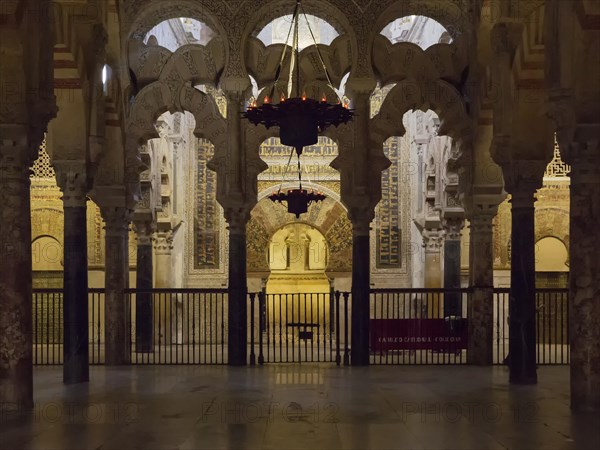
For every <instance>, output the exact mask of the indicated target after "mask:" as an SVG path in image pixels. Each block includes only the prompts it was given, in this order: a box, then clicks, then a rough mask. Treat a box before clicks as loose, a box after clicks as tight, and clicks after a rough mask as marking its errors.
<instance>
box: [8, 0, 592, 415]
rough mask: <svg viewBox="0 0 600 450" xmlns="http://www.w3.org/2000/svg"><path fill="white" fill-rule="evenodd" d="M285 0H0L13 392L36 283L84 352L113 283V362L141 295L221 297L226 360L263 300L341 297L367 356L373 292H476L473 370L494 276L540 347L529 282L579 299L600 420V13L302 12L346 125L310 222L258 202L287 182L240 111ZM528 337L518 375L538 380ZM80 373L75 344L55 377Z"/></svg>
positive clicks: (319, 165)
mask: <svg viewBox="0 0 600 450" xmlns="http://www.w3.org/2000/svg"><path fill="white" fill-rule="evenodd" d="M293 4H294V2H293V1H291V0H290V1H284V0H269V1H259V0H247V1H228V2H209V1H198V2H189V1H181V2H178V1H169V2H166V1H164V0H144V1H138V0H121V1H116V0H87V1H80V2H71V1H64V2H63V1H62V0H57V1H50V0H36V1H33V0H19V1H13V2H7V3H6V4H5V2H3V3H2V8H1V11H0V15H1V20H0V33H1V36H2V38H1V40H0V41H1V44H0V45H1V53H0V85H1V87H2V102H1V105H0V211H1V212H0V244H1V245H0V246H1V248H2V257H1V258H0V273H2V277H1V280H0V311H1V313H0V402H2V403H7V402H8V403H11V402H12V403H16V404H24V405H30V404H31V403H32V401H33V389H32V350H31V347H32V336H31V334H32V333H31V315H32V301H31V296H32V288H62V289H63V291H64V305H65V306H64V307H65V321H64V326H65V336H67V335H69V333H71V334H70V336H72V337H73V339H75V340H76V339H77V333H78V331H77V322H78V321H81V320H84V318H82V316H81V312H80V311H79V309H78V302H77V301H76V300H77V299H78V298H79V299H81V298H86V296H87V291H88V289H89V288H103V289H105V302H106V303H105V305H106V306H105V314H106V329H105V333H106V336H105V345H106V364H107V365H120V364H126V363H127V362H128V354H127V353H128V350H127V348H126V344H125V338H124V336H125V331H124V327H125V326H126V325H125V322H126V320H125V314H126V311H125V308H124V306H123V305H124V295H125V290H126V289H127V288H129V287H136V286H137V287H140V286H142V285H143V286H144V287H145V288H169V289H174V288H207V289H208V288H210V289H216V288H224V289H227V295H228V302H229V306H228V312H227V314H228V319H229V322H230V327H229V336H228V339H229V341H228V352H229V363H230V364H233V365H245V364H247V360H246V357H247V355H246V352H245V350H243V351H242V350H241V347H242V346H243V347H244V348H245V346H246V334H245V330H244V329H243V327H241V325H240V324H241V323H242V322H243V321H244V320H245V317H246V316H245V314H246V313H245V312H242V311H245V309H246V302H247V294H248V293H249V292H259V291H261V290H262V289H266V291H267V293H283V292H285V293H294V294H302V293H310V292H319V293H327V292H330V290H339V291H347V292H351V295H352V299H353V300H352V301H353V305H354V306H353V309H352V314H353V315H356V316H357V317H353V327H352V332H353V335H352V346H353V348H352V361H351V363H352V364H353V365H358V366H360V365H367V364H368V363H369V355H368V339H369V336H368V328H364V327H365V326H366V327H368V318H367V319H366V322H365V320H362V319H364V314H365V311H366V314H367V316H368V310H369V292H370V289H373V288H458V287H465V288H466V287H469V288H471V290H472V291H471V292H472V294H471V297H470V302H471V305H470V308H471V310H470V311H471V313H470V316H469V321H470V322H469V333H470V342H472V346H471V347H470V348H469V363H471V364H473V365H490V364H492V326H491V319H490V317H491V298H492V295H493V294H492V292H493V288H494V287H496V288H498V287H510V289H511V325H510V327H511V332H514V333H522V334H523V336H529V335H530V334H531V333H535V323H534V319H533V316H534V313H532V308H534V309H535V295H536V294H535V293H536V285H537V287H563V288H567V287H568V289H569V308H570V309H569V320H570V376H571V406H572V408H573V409H574V410H595V411H598V410H600V327H598V325H597V324H598V323H599V322H600V259H599V258H600V239H598V232H597V223H598V222H599V221H600V85H599V84H598V83H597V80H598V79H600V62H599V61H600V57H599V51H600V25H599V24H600V8H599V7H598V5H597V2H593V1H587V0H560V1H558V0H536V1H533V0H532V1H518V2H514V1H508V0H506V1H504V0H500V1H496V2H488V1H481V0H464V1H461V2H455V1H449V0H423V1H420V0H412V1H395V0H374V1H370V2H366V1H358V0H352V1H348V0H322V1H321V0H320V1H315V0H306V1H305V2H303V7H304V8H305V9H306V12H307V16H306V19H303V20H307V21H309V22H310V23H311V28H312V29H313V30H314V35H315V38H316V40H317V41H318V42H319V49H320V52H321V54H322V55H323V59H324V61H325V63H326V65H327V68H328V71H329V77H330V79H331V83H332V84H331V85H329V84H328V80H327V79H326V77H325V74H323V73H322V71H321V70H320V65H319V64H317V63H316V62H315V61H316V58H317V57H318V55H317V52H316V50H315V46H314V45H311V42H312V40H311V39H308V38H307V36H305V34H306V30H304V33H303V36H304V37H303V38H302V39H304V40H302V39H301V42H300V44H301V47H302V51H301V52H300V59H299V68H300V72H301V79H302V89H303V90H304V92H306V93H307V95H309V96H310V97H313V98H321V96H322V95H324V94H326V95H330V96H332V97H333V96H334V95H340V97H342V98H343V99H344V101H348V102H349V103H350V105H351V107H352V108H353V109H354V110H355V112H356V115H355V118H354V119H353V121H352V122H350V123H349V124H347V125H342V126H340V127H339V128H331V129H327V130H326V131H325V133H324V135H323V136H321V137H320V138H319V142H318V144H317V145H314V146H312V147H309V148H306V149H305V151H304V153H303V155H302V163H303V164H302V171H303V181H304V185H305V186H306V187H309V188H313V189H316V190H319V191H322V192H324V193H325V194H326V196H327V198H326V200H325V201H323V202H320V203H316V204H312V205H311V206H310V208H309V211H308V212H307V213H306V214H304V215H302V216H301V217H300V219H296V218H295V217H294V216H293V215H290V214H288V213H287V211H286V209H285V207H284V206H282V205H280V204H274V203H273V202H271V201H270V200H269V199H268V196H269V195H270V194H272V193H273V192H276V191H277V190H279V189H287V188H289V187H293V186H296V185H297V173H296V171H295V167H296V166H295V163H296V160H295V159H292V161H291V164H290V165H288V160H289V154H290V149H289V148H287V147H284V146H282V145H281V144H280V142H279V140H278V138H277V130H276V129H268V130H267V129H266V128H264V127H262V126H260V127H254V126H253V125H251V124H249V123H247V122H246V121H244V120H243V119H242V117H241V112H242V111H244V109H245V108H246V107H247V105H248V104H249V102H251V101H254V100H258V101H259V102H260V101H261V99H262V98H263V97H264V95H265V93H268V92H270V89H271V87H272V86H273V83H274V82H275V79H276V76H277V73H276V71H277V66H278V64H279V55H280V54H281V50H282V47H283V46H284V45H285V39H286V35H285V33H286V32H287V29H288V25H287V24H288V22H289V16H285V14H289V12H287V11H288V9H289V10H290V12H291V9H292V7H293ZM288 7H289V8H288ZM178 17H181V18H178ZM303 26H304V25H303ZM301 28H302V27H301ZM301 32H302V30H301ZM284 69H286V68H285V67H284ZM287 69H289V67H287ZM334 91H335V92H336V93H337V94H334ZM294 158H295V157H294ZM361 314H362V316H361ZM355 320H356V321H355ZM361 320H362V321H361ZM354 325H356V326H354ZM240 327H241V328H240ZM355 329H356V334H355ZM524 339H526V338H524ZM365 340H366V341H365ZM365 342H366V343H365ZM511 342H512V341H511ZM65 345H67V344H65ZM511 345H513V344H512V343H511ZM514 345H515V347H514V348H513V347H512V346H511V348H510V352H511V358H512V359H511V363H510V379H507V383H508V382H510V383H514V384H533V383H536V381H537V374H536V367H535V350H533V354H532V353H531V350H532V349H531V348H528V347H527V346H526V345H525V346H524V347H527V348H522V346H520V344H519V343H518V342H517V343H516V344H514ZM364 348H366V349H367V350H366V351H363V350H364ZM87 370H88V368H87V361H82V360H81V359H78V354H77V349H76V348H73V349H72V353H70V354H69V358H66V360H65V382H66V383H71V382H77V381H86V380H87V377H88V372H87Z"/></svg>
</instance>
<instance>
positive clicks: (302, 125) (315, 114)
mask: <svg viewBox="0 0 600 450" xmlns="http://www.w3.org/2000/svg"><path fill="white" fill-rule="evenodd" d="M301 9H302V6H301V0H297V1H296V8H295V10H294V15H293V20H292V24H291V25H290V29H289V32H288V38H287V41H286V45H285V46H284V50H283V52H282V55H281V60H280V63H279V66H278V68H277V78H276V80H275V83H274V84H273V88H272V90H271V96H270V97H269V96H268V95H267V96H265V98H264V101H263V103H262V104H261V105H257V104H256V102H252V103H251V104H250V105H249V107H248V109H247V110H246V112H245V113H244V114H243V117H244V118H246V119H248V120H249V121H250V122H251V123H253V124H254V125H264V126H265V127H266V128H270V127H273V126H278V127H279V138H280V140H281V143H282V144H283V145H288V146H291V147H294V148H295V149H296V153H297V154H298V156H300V155H301V154H302V149H303V147H305V146H308V145H314V144H316V143H317V142H318V136H319V133H322V132H323V131H324V130H325V129H326V128H327V127H329V126H332V125H333V126H336V127H337V126H338V125H340V124H342V123H348V121H350V120H351V119H352V117H353V116H354V111H352V110H350V109H349V107H348V104H347V103H343V104H342V101H341V99H340V98H339V96H338V102H337V103H336V104H331V103H328V102H327V97H326V96H325V95H323V96H322V98H321V99H320V101H317V100H314V99H311V98H307V96H306V94H302V95H300V67H299V59H298V55H299V40H298V31H299V20H300V10H301ZM302 13H303V14H304V17H305V19H306V23H307V25H308V30H309V31H310V35H311V37H312V40H313V42H314V46H315V49H316V52H317V55H318V57H319V60H320V62H321V65H322V66H323V70H324V72H325V77H326V78H327V82H328V86H329V87H330V88H331V89H332V91H333V92H335V88H334V87H333V85H332V83H331V79H330V78H329V73H328V72H327V67H325V62H324V60H323V57H322V55H321V51H320V50H319V47H318V46H317V41H316V39H315V37H314V34H313V32H312V29H311V28H310V24H309V22H308V18H307V17H306V14H305V13H304V11H302ZM292 30H293V35H294V43H293V49H292V50H291V51H290V65H291V69H290V78H289V80H288V82H287V83H285V85H284V86H283V87H285V88H286V90H287V92H288V94H289V93H291V92H292V80H293V75H294V72H295V78H296V83H295V88H296V89H295V91H296V95H295V96H294V97H291V98H287V99H286V98H285V95H284V94H283V93H281V95H280V97H279V103H276V99H275V90H276V89H277V88H278V86H279V82H280V80H279V79H280V75H281V73H282V66H283V62H284V61H285V57H286V53H287V49H288V45H287V44H288V42H289V38H290V35H291V34H292ZM282 92H283V91H282ZM336 95H337V94H336Z"/></svg>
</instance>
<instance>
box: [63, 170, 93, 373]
mask: <svg viewBox="0 0 600 450" xmlns="http://www.w3.org/2000/svg"><path fill="white" fill-rule="evenodd" d="M55 166H56V168H57V179H58V183H59V185H60V187H61V189H62V192H63V197H62V200H63V206H64V222H65V224H64V272H63V277H64V283H63V292H64V294H63V310H64V312H63V314H64V332H63V338H64V344H63V355H64V363H63V382H64V383H65V384H73V383H82V382H87V381H89V325H88V322H89V317H88V258H87V215H86V212H87V197H86V195H87V186H88V183H87V177H86V172H85V171H86V167H85V162H83V163H81V164H80V166H81V167H73V166H69V165H68V164H64V163H63V162H59V161H57V162H56V164H55Z"/></svg>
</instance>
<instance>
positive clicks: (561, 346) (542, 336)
mask: <svg viewBox="0 0 600 450" xmlns="http://www.w3.org/2000/svg"><path fill="white" fill-rule="evenodd" d="M568 293H569V292H568V289H549V288H538V289H536V347H537V351H536V354H537V363H538V364H540V365H549V364H569V303H568ZM509 300H510V289H509V288H497V289H494V363H495V364H504V363H505V360H506V357H507V356H508V337H509V334H508V318H509Z"/></svg>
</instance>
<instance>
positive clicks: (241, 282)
mask: <svg viewBox="0 0 600 450" xmlns="http://www.w3.org/2000/svg"><path fill="white" fill-rule="evenodd" d="M228 221H229V287H228V297H229V304H228V310H227V315H228V322H229V323H228V342H227V349H228V354H229V365H231V366H245V365H246V364H248V356H247V355H248V349H247V346H248V324H247V316H248V313H247V308H248V305H247V300H246V297H247V293H248V287H247V281H246V279H247V276H246V223H247V217H246V216H245V215H243V217H242V216H241V215H240V217H238V216H237V215H236V216H235V217H231V216H230V217H229V218H228Z"/></svg>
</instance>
